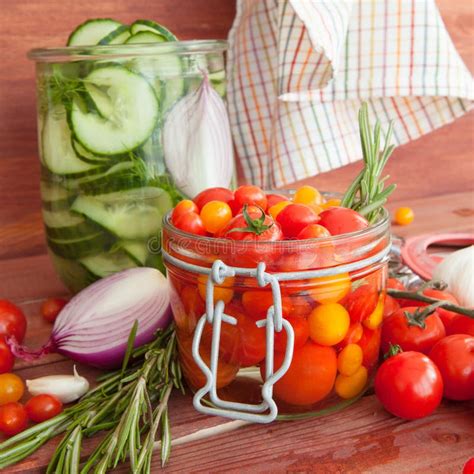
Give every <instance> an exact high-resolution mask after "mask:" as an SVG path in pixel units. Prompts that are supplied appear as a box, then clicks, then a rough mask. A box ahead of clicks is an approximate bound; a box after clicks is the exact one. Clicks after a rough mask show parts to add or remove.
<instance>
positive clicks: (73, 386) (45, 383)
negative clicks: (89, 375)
mask: <svg viewBox="0 0 474 474" xmlns="http://www.w3.org/2000/svg"><path fill="white" fill-rule="evenodd" d="M26 386H27V388H28V391H29V392H30V393H31V395H33V396H34V395H40V394H43V393H44V394H48V395H54V396H55V397H57V398H59V400H61V401H62V402H63V403H70V402H73V401H75V400H78V399H79V398H81V397H82V396H83V395H84V394H85V393H86V392H87V391H88V390H89V381H88V380H87V379H86V378H85V377H81V376H80V375H79V374H78V372H77V370H76V366H74V374H73V375H46V376H44V377H39V378H37V379H33V380H27V381H26Z"/></svg>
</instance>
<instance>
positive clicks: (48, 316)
mask: <svg viewBox="0 0 474 474" xmlns="http://www.w3.org/2000/svg"><path fill="white" fill-rule="evenodd" d="M66 304H67V300H65V299H64V298H48V299H47V300H44V301H43V303H42V304H41V315H42V316H43V318H44V319H45V320H46V321H48V322H49V323H54V321H55V320H56V318H57V317H58V315H59V313H60V312H61V310H62V309H63V308H64V306H66Z"/></svg>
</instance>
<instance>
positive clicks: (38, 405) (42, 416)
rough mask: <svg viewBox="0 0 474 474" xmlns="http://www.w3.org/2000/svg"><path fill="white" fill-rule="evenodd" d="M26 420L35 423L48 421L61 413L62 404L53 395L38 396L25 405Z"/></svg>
mask: <svg viewBox="0 0 474 474" xmlns="http://www.w3.org/2000/svg"><path fill="white" fill-rule="evenodd" d="M25 409H26V413H27V415H28V418H29V419H30V420H31V421H34V422H35V423H41V422H42V421H46V420H49V419H50V418H53V417H54V416H56V415H59V413H61V412H62V411H63V404H62V402H61V400H59V398H57V397H55V396H53V395H47V394H40V395H36V396H34V397H32V398H30V399H29V400H28V401H27V402H26V405H25Z"/></svg>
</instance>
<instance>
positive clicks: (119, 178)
mask: <svg viewBox="0 0 474 474" xmlns="http://www.w3.org/2000/svg"><path fill="white" fill-rule="evenodd" d="M145 181H146V177H145V176H141V175H140V174H138V173H137V172H136V165H135V163H134V162H132V161H125V162H121V163H117V164H115V165H114V166H112V167H111V168H110V169H109V170H107V171H105V172H104V173H102V174H98V175H94V176H86V177H85V178H81V179H77V180H75V181H73V182H70V183H68V186H71V187H72V188H73V189H76V188H78V189H80V190H81V191H82V192H84V193H85V194H92V195H95V194H103V193H104V191H107V192H109V193H111V192H114V191H121V190H125V189H132V188H139V187H141V186H144V184H145Z"/></svg>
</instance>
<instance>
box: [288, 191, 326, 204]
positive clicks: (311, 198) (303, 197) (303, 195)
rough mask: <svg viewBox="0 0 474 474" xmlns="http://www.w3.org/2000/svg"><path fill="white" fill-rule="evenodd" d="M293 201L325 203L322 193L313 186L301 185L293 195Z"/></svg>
mask: <svg viewBox="0 0 474 474" xmlns="http://www.w3.org/2000/svg"><path fill="white" fill-rule="evenodd" d="M293 202H296V203H299V204H316V205H321V204H323V203H324V198H323V196H322V195H321V193H320V192H319V191H318V190H317V189H316V188H314V187H313V186H301V187H300V188H298V189H297V190H296V192H295V195H294V196H293Z"/></svg>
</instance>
